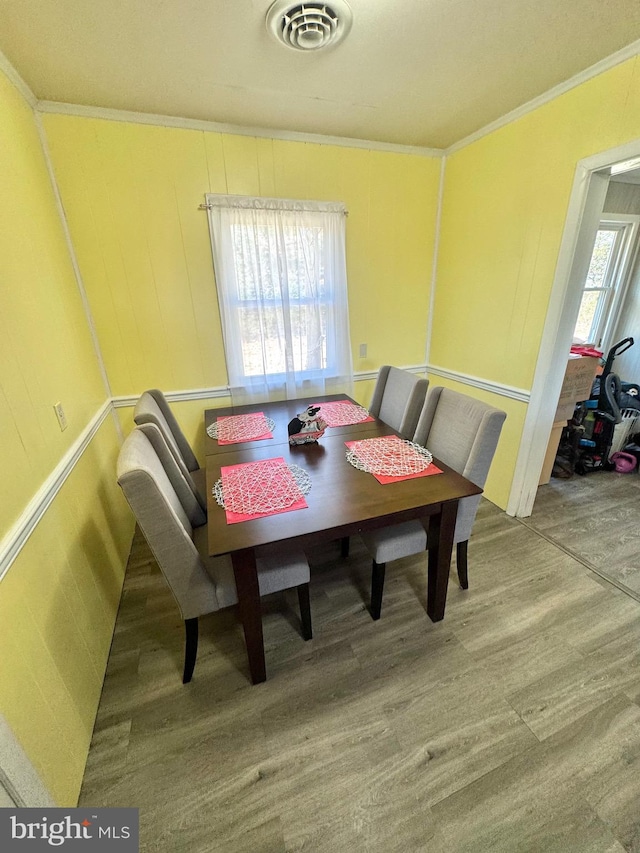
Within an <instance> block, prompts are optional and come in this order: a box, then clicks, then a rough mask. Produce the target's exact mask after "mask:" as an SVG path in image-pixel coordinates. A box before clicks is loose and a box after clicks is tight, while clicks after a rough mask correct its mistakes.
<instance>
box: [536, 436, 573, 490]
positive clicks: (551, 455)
mask: <svg viewBox="0 0 640 853" xmlns="http://www.w3.org/2000/svg"><path fill="white" fill-rule="evenodd" d="M565 426H566V424H565V422H564V421H562V422H560V423H557V424H554V425H553V426H552V427H551V435H550V436H549V444H548V445H547V452H546V454H545V457H544V462H543V463H542V471H541V472H540V479H539V481H538V485H539V486H544V485H546V484H547V483H548V482H549V480H550V479H551V472H552V471H553V463H554V462H555V461H556V454H557V452H558V445H559V444H560V437H561V435H562V430H563V429H564V427H565Z"/></svg>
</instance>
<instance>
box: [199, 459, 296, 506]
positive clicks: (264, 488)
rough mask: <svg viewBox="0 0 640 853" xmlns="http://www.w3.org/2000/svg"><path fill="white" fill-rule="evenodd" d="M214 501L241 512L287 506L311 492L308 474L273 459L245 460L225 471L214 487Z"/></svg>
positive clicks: (294, 466)
mask: <svg viewBox="0 0 640 853" xmlns="http://www.w3.org/2000/svg"><path fill="white" fill-rule="evenodd" d="M212 491H213V496H214V498H215V499H216V502H217V503H218V504H219V505H220V506H221V507H223V509H226V510H229V512H235V513H239V514H242V515H258V514H260V513H268V512H275V511H277V510H281V509H286V508H287V507H290V506H291V505H292V504H294V503H296V501H299V500H300V498H301V497H302V496H303V495H308V494H309V492H310V491H311V477H310V476H309V474H308V473H307V472H306V471H305V470H304V468H300V467H299V466H298V465H287V464H285V465H274V464H273V460H271V459H266V460H264V461H262V462H248V463H247V464H245V465H239V466H238V467H237V468H234V469H232V470H231V471H228V472H227V473H226V474H225V483H224V485H223V483H222V479H219V480H217V481H216V483H215V484H214V486H213V489H212Z"/></svg>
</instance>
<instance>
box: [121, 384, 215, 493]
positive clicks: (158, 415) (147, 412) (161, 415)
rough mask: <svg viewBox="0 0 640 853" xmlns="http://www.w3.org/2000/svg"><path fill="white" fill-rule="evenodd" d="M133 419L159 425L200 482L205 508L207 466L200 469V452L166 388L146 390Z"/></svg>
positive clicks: (186, 470) (185, 468)
mask: <svg viewBox="0 0 640 853" xmlns="http://www.w3.org/2000/svg"><path fill="white" fill-rule="evenodd" d="M133 420H134V422H135V423H136V424H137V425H138V426H141V425H142V424H148V423H152V424H156V426H157V427H158V428H159V429H160V431H161V432H162V434H163V436H164V438H165V441H166V442H167V444H168V445H169V447H170V449H171V451H172V453H173V455H174V456H175V458H176V461H177V463H178V465H179V466H180V468H181V469H182V471H183V473H184V474H187V473H188V474H190V475H191V479H192V480H193V482H194V483H195V484H196V490H197V493H198V496H199V500H200V503H201V504H202V506H203V507H204V506H206V499H205V491H206V487H205V471H204V468H200V465H199V464H198V460H197V459H196V455H195V453H194V452H193V450H192V449H191V445H190V444H189V442H188V441H187V439H186V438H185V435H184V433H183V432H182V430H181V429H180V426H179V424H178V421H177V420H176V418H175V415H174V414H173V412H172V411H171V408H170V406H169V404H168V403H167V400H166V398H165V396H164V394H163V393H162V391H159V390H158V389H157V388H152V389H151V390H149V391H144V392H143V393H142V394H141V395H140V397H139V399H138V402H137V403H136V406H135V408H134V410H133Z"/></svg>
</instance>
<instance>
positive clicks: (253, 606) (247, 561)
mask: <svg viewBox="0 0 640 853" xmlns="http://www.w3.org/2000/svg"><path fill="white" fill-rule="evenodd" d="M231 561H232V563H233V574H234V575H235V579H236V590H237V592H238V609H239V612H240V620H241V622H242V627H243V628H244V639H245V643H246V644H247V657H248V658H249V672H250V673H251V682H252V683H253V684H259V683H260V682H261V681H266V680H267V670H266V666H265V661H264V640H263V637H262V609H261V606H260V589H259V587H258V572H257V569H256V555H255V551H254V550H253V548H245V549H244V550H243V551H234V552H233V554H232V555H231Z"/></svg>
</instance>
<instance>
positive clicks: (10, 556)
mask: <svg viewBox="0 0 640 853" xmlns="http://www.w3.org/2000/svg"><path fill="white" fill-rule="evenodd" d="M112 410H113V406H112V403H111V400H106V401H105V402H104V403H103V404H102V406H100V408H99V409H98V411H97V412H96V414H95V415H94V416H93V417H92V418H91V420H90V421H89V423H88V424H87V426H86V427H85V428H84V430H83V431H82V432H81V433H80V435H79V436H78V438H77V439H76V440H75V441H74V443H73V444H72V445H71V447H70V448H69V450H67V452H66V453H65V455H64V456H63V457H62V459H61V460H60V462H59V463H58V464H57V465H56V467H55V468H54V469H53V471H52V472H51V474H50V475H49V476H48V477H47V479H46V480H45V481H44V483H43V484H42V486H40V488H39V489H38V491H37V492H36V493H35V495H34V496H33V497H32V498H31V500H30V501H29V503H28V504H27V506H26V507H25V509H24V511H23V512H22V514H21V515H20V517H19V518H18V519H17V521H16V522H15V523H14V525H13V526H12V527H11V528H10V529H9V531H8V533H7V534H6V535H5V536H4V537H3V539H2V540H0V580H2V578H3V577H4V575H5V574H6V573H7V572H8V570H9V568H10V567H11V565H12V564H13V562H14V560H15V559H16V557H17V556H18V554H19V553H20V551H21V550H22V549H23V547H24V545H25V543H26V542H27V540H28V538H29V537H30V536H31V534H32V533H33V531H34V529H35V528H36V526H37V524H38V522H39V521H40V519H41V518H42V516H43V515H44V514H45V512H46V511H47V509H48V508H49V506H50V505H51V503H52V502H53V501H54V499H55V497H56V495H57V494H58V492H59V491H60V489H61V488H62V486H63V485H64V483H65V481H66V479H67V478H68V477H69V475H70V474H71V472H72V471H73V469H74V468H75V466H76V463H77V462H78V460H79V459H80V457H81V456H82V454H83V453H84V451H85V450H86V448H87V447H88V446H89V444H90V443H91V440H92V439H93V437H94V435H95V434H96V433H97V432H98V430H99V429H100V427H101V426H102V423H103V421H104V420H105V418H106V417H107V416H108V415H109V413H110V412H111V411H112Z"/></svg>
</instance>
